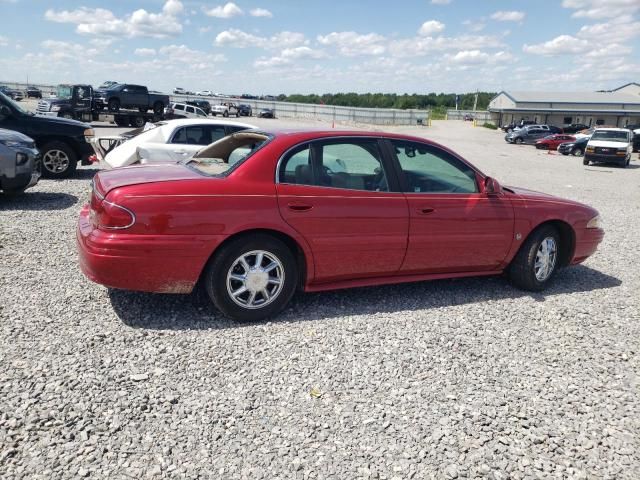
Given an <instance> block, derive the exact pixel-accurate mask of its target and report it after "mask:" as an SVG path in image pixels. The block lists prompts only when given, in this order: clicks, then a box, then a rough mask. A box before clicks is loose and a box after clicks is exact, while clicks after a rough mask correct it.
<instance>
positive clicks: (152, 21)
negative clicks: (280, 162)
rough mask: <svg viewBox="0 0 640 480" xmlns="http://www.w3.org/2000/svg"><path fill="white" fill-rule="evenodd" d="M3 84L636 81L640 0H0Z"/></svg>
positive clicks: (489, 86)
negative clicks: (106, 82) (10, 82)
mask: <svg viewBox="0 0 640 480" xmlns="http://www.w3.org/2000/svg"><path fill="white" fill-rule="evenodd" d="M0 14H1V16H2V24H3V28H2V30H1V31H0V72H1V73H0V81H26V80H27V78H28V79H29V81H30V82H35V83H59V82H74V83H93V84H98V83H101V82H102V81H104V80H116V81H121V82H130V83H143V84H146V85H148V86H149V87H150V88H154V89H160V90H170V89H172V88H173V87H176V86H180V87H183V88H187V89H189V90H203V89H208V90H212V91H214V92H224V93H253V94H278V93H287V94H289V93H328V92H345V91H356V92H395V93H405V92H406V93H414V92H415V93H428V92H432V91H435V92H458V93H464V92H472V91H475V90H476V89H479V90H489V91H499V90H502V89H511V90H598V89H604V88H614V87H617V86H619V85H622V84H624V83H628V82H631V81H636V82H637V81H640V40H639V39H640V0H543V1H538V2H532V1H531V0H526V1H520V0H512V1H501V0H396V1H395V2H390V1H380V0H369V1H364V0H363V1H357V2H356V1H348V0H346V1H345V0H342V1H336V0H323V1H310V0H278V1H272V0H247V1H245V0H237V1H234V2H216V1H213V2H212V1H196V0H139V1H127V2H124V1H120V0H114V1H112V2H99V1H94V0H84V1H70V0H58V1H55V2H48V1H44V0H0Z"/></svg>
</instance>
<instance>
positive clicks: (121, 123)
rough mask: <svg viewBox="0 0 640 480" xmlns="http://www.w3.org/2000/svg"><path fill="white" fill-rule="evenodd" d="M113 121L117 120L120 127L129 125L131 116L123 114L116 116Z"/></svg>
mask: <svg viewBox="0 0 640 480" xmlns="http://www.w3.org/2000/svg"><path fill="white" fill-rule="evenodd" d="M113 121H114V122H116V125H117V126H119V127H126V126H127V125H129V118H128V117H125V116H122V115H118V116H117V117H114V118H113Z"/></svg>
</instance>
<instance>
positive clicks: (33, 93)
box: [24, 86, 42, 98]
mask: <svg viewBox="0 0 640 480" xmlns="http://www.w3.org/2000/svg"><path fill="white" fill-rule="evenodd" d="M24 93H25V95H26V96H27V98H42V90H40V89H39V88H36V87H32V86H29V87H27V89H26V90H25V91H24Z"/></svg>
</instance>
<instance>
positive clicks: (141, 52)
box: [133, 48, 156, 57]
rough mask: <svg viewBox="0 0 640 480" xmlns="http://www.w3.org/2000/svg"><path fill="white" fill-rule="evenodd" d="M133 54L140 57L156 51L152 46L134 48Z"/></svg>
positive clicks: (151, 54) (150, 54) (148, 55)
mask: <svg viewBox="0 0 640 480" xmlns="http://www.w3.org/2000/svg"><path fill="white" fill-rule="evenodd" d="M133 54H134V55H139V56H141V57H151V56H153V55H155V54H156V51H155V49H153V48H136V49H135V50H134V52H133Z"/></svg>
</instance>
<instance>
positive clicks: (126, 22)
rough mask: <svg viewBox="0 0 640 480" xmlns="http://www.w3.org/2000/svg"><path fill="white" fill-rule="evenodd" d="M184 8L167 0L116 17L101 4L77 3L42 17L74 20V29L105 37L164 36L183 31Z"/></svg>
mask: <svg viewBox="0 0 640 480" xmlns="http://www.w3.org/2000/svg"><path fill="white" fill-rule="evenodd" d="M182 11H183V6H182V3H181V2H180V1H179V0H167V1H166V2H165V4H164V6H163V8H162V12H160V13H149V12H147V11H146V10H144V9H138V10H136V11H135V12H133V13H131V14H130V15H128V16H125V17H123V18H117V17H116V16H115V15H114V14H113V12H111V11H110V10H106V9H104V8H95V9H90V8H86V7H80V8H78V9H76V10H62V11H55V10H53V9H49V10H47V11H46V12H45V14H44V16H45V19H47V20H49V21H51V22H57V23H73V24H75V25H76V32H77V33H80V34H84V35H97V36H104V37H128V38H132V37H151V38H165V37H169V36H175V35H178V34H180V33H181V32H182V24H181V23H180V20H179V18H178V15H180V14H181V13H182Z"/></svg>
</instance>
